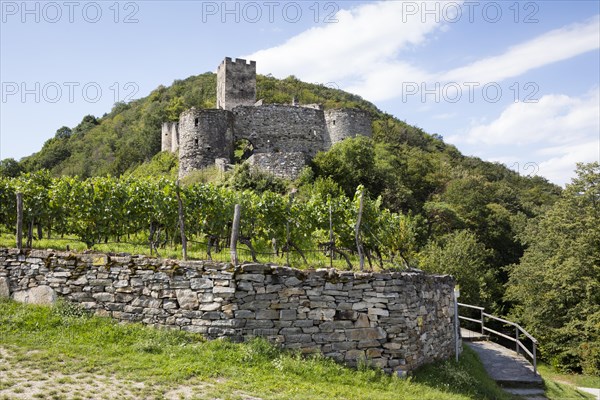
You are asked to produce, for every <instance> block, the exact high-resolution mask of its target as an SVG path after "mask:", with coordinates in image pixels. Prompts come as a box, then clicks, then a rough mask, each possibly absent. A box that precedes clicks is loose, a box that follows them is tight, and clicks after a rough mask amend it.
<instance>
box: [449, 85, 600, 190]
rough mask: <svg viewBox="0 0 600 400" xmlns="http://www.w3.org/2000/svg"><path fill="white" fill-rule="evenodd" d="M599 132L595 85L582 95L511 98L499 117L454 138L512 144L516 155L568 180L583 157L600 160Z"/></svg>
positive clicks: (599, 105)
mask: <svg viewBox="0 0 600 400" xmlns="http://www.w3.org/2000/svg"><path fill="white" fill-rule="evenodd" d="M599 133H600V90H599V88H594V89H593V90H591V91H590V92H589V93H587V94H585V95H583V96H581V97H570V96H565V95H546V96H543V97H542V98H541V99H540V101H539V102H538V103H516V104H511V105H510V106H508V107H507V108H506V109H505V110H504V111H503V112H502V113H501V114H500V116H499V117H498V118H497V119H495V120H494V121H492V122H489V123H481V124H476V125H475V126H473V127H471V129H470V130H469V131H468V133H467V134H466V135H465V136H463V137H460V136H457V135H455V136H453V137H452V138H453V140H454V141H455V142H457V143H461V142H462V143H467V144H478V145H479V146H480V147H481V145H483V146H486V147H488V149H489V150H488V151H489V152H494V149H497V151H503V150H504V151H506V149H502V150H501V146H506V147H509V146H510V147H512V152H513V155H514V157H515V158H514V159H515V160H517V161H518V162H520V163H521V164H524V163H527V162H535V163H536V164H537V165H538V166H539V170H538V171H536V173H537V174H539V175H542V176H544V177H546V178H547V179H549V180H551V181H553V182H555V183H558V184H564V183H568V182H569V181H570V177H572V176H573V170H574V169H575V164H576V163H577V162H591V161H598V160H600V137H599V136H598V135H599ZM488 158H492V159H502V158H504V159H506V158H507V155H506V154H502V155H496V156H491V157H488Z"/></svg>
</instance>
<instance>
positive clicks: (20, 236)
mask: <svg viewBox="0 0 600 400" xmlns="http://www.w3.org/2000/svg"><path fill="white" fill-rule="evenodd" d="M17 249H19V250H22V249H23V193H17Z"/></svg>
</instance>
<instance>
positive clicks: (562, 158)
mask: <svg viewBox="0 0 600 400" xmlns="http://www.w3.org/2000/svg"><path fill="white" fill-rule="evenodd" d="M539 153H542V154H555V156H554V157H551V158H549V159H547V160H545V161H542V162H540V163H539V172H538V174H539V175H542V176H544V177H545V178H547V179H549V180H550V181H552V182H555V183H559V184H566V183H570V182H571V179H572V178H573V176H574V174H573V171H574V170H575V167H576V164H577V163H578V162H592V161H600V138H598V137H596V139H595V140H593V139H592V140H589V141H588V142H583V143H579V144H574V145H572V146H564V147H550V148H546V149H542V150H541V151H540V152H539Z"/></svg>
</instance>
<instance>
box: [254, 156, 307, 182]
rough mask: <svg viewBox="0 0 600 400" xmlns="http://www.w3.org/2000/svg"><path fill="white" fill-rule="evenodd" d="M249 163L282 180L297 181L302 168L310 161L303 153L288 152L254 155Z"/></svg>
mask: <svg viewBox="0 0 600 400" xmlns="http://www.w3.org/2000/svg"><path fill="white" fill-rule="evenodd" d="M247 162H248V163H249V164H250V165H252V166H254V167H257V168H259V169H260V170H262V171H266V172H269V173H271V174H273V175H275V176H278V177H280V178H288V179H289V178H291V179H296V178H297V177H298V176H299V175H300V172H301V171H302V168H304V167H305V166H306V165H307V162H308V160H307V158H306V155H305V154H304V153H302V152H295V153H287V152H286V153H258V154H253V155H251V156H250V158H248V161H247Z"/></svg>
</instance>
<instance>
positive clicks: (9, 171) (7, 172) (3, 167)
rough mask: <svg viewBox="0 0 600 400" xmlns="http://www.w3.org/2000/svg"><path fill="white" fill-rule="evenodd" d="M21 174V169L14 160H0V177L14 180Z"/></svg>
mask: <svg viewBox="0 0 600 400" xmlns="http://www.w3.org/2000/svg"><path fill="white" fill-rule="evenodd" d="M21 172H23V167H22V166H21V164H19V162H18V161H16V160H15V159H14V158H5V159H4V160H0V177H5V178H16V177H17V176H19V174H20V173H21Z"/></svg>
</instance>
